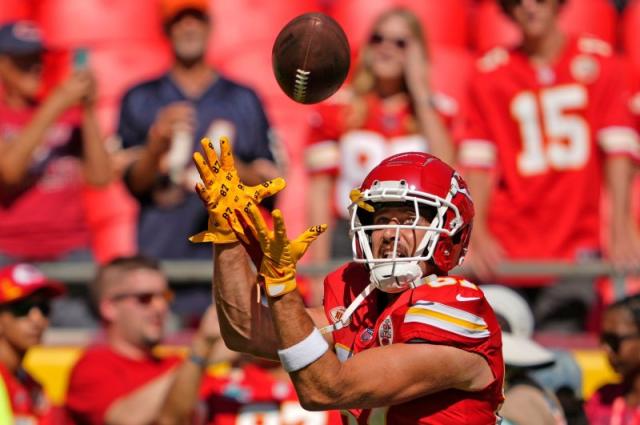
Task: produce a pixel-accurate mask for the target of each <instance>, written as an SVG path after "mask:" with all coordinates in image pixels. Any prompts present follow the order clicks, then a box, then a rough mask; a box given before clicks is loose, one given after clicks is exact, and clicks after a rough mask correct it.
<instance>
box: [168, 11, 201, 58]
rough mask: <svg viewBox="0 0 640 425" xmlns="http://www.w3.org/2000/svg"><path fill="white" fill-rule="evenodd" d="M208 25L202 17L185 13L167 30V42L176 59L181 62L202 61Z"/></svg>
mask: <svg viewBox="0 0 640 425" xmlns="http://www.w3.org/2000/svg"><path fill="white" fill-rule="evenodd" d="M208 38H209V23H208V22H207V21H206V20H205V19H204V18H202V17H200V16H196V15H194V14H191V13H186V14H184V15H182V16H181V17H179V18H177V20H176V21H175V22H174V23H173V24H172V25H171V27H170V28H169V40H170V41H171V46H172V48H173V53H174V55H175V56H176V58H177V59H178V60H180V61H183V62H194V61H198V60H200V59H202V58H203V57H204V56H205V54H206V51H207V39H208Z"/></svg>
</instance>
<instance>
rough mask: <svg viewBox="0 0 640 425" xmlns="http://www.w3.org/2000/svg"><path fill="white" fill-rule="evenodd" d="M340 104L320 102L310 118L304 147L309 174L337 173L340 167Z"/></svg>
mask: <svg viewBox="0 0 640 425" xmlns="http://www.w3.org/2000/svg"><path fill="white" fill-rule="evenodd" d="M338 109H339V106H338V105H336V104H331V103H330V104H322V103H321V104H319V105H317V106H316V108H315V109H314V110H313V112H312V113H311V116H310V118H309V133H308V137H307V140H306V145H305V149H304V161H305V167H306V169H307V171H308V172H309V174H311V175H317V174H329V175H335V174H337V172H338V170H339V167H340V149H339V145H338V143H339V138H340V131H339V128H338V127H339V116H338V115H339V111H338Z"/></svg>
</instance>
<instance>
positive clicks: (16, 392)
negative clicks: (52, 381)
mask: <svg viewBox="0 0 640 425" xmlns="http://www.w3.org/2000/svg"><path fill="white" fill-rule="evenodd" d="M0 379H2V380H3V381H4V385H5V387H6V388H7V393H8V396H9V402H10V403H11V410H12V411H13V420H14V422H15V423H16V424H25V425H31V424H33V425H35V424H39V425H46V424H54V423H55V418H54V413H53V409H52V408H51V404H50V403H49V401H48V400H47V398H46V396H45V394H44V390H43V389H42V385H40V383H38V382H37V381H36V380H35V379H33V378H32V377H31V375H29V374H28V373H27V372H26V371H25V370H24V369H20V370H18V372H17V375H15V376H14V375H13V374H12V373H11V372H9V371H8V370H7V369H6V368H5V367H4V366H3V365H2V364H0Z"/></svg>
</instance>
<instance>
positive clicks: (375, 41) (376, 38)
mask: <svg viewBox="0 0 640 425" xmlns="http://www.w3.org/2000/svg"><path fill="white" fill-rule="evenodd" d="M385 41H388V42H390V43H393V45H394V46H396V47H397V48H398V49H404V48H405V47H407V40H405V39H404V38H393V37H385V36H383V35H382V34H380V33H377V32H376V33H373V34H372V35H371V37H369V44H372V45H379V44H382V43H384V42H385Z"/></svg>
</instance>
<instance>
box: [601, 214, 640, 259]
mask: <svg viewBox="0 0 640 425" xmlns="http://www.w3.org/2000/svg"><path fill="white" fill-rule="evenodd" d="M609 257H610V259H611V262H612V263H613V264H614V266H616V267H620V268H625V267H636V266H638V265H640V234H639V233H638V227H637V226H636V225H635V224H634V223H629V224H627V225H626V226H622V225H621V226H614V228H613V229H612V231H611V241H610V245H609Z"/></svg>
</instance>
